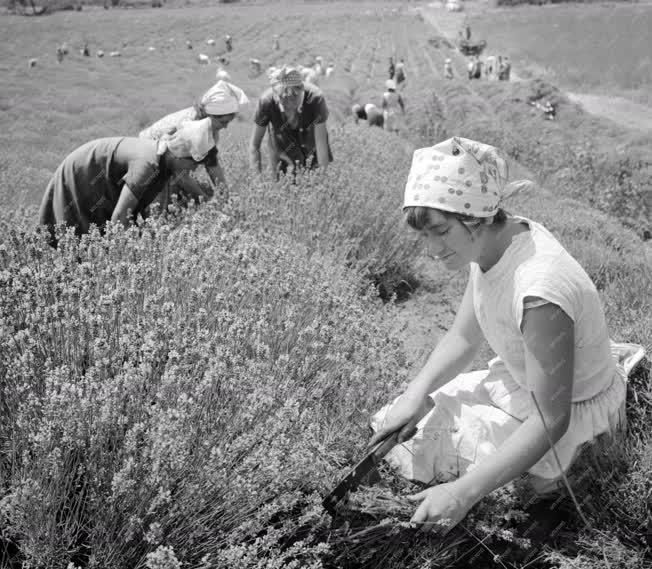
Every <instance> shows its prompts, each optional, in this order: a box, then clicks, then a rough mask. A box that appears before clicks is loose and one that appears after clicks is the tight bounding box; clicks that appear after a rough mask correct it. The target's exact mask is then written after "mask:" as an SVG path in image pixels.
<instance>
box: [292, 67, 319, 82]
mask: <svg viewBox="0 0 652 569" xmlns="http://www.w3.org/2000/svg"><path fill="white" fill-rule="evenodd" d="M297 69H298V70H299V73H300V74H301V79H303V81H304V82H305V83H310V84H311V85H317V86H319V74H318V73H317V71H315V68H314V67H304V66H303V65H299V66H297Z"/></svg>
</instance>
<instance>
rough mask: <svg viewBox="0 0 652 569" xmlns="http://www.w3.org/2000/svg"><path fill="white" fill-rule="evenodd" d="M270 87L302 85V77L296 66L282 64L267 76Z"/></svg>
mask: <svg viewBox="0 0 652 569" xmlns="http://www.w3.org/2000/svg"><path fill="white" fill-rule="evenodd" d="M269 82H270V84H271V85H272V87H302V86H303V79H302V77H301V73H300V72H299V70H298V69H297V68H296V67H291V66H289V65H284V66H283V67H281V68H279V69H277V70H276V71H274V72H273V73H271V74H270V76H269Z"/></svg>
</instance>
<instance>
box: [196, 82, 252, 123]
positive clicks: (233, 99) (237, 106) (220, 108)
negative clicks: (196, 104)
mask: <svg viewBox="0 0 652 569" xmlns="http://www.w3.org/2000/svg"><path fill="white" fill-rule="evenodd" d="M201 102H202V105H204V110H205V111H206V114H208V115H229V114H231V113H238V112H240V110H241V109H242V108H243V107H245V106H246V105H247V104H248V103H249V99H248V98H247V95H245V92H244V91H243V90H242V89H240V87H237V86H236V85H233V83H229V82H228V81H224V80H223V79H221V80H220V81H218V82H217V83H215V85H213V86H212V87H211V88H210V89H209V90H208V91H206V93H204V95H203V97H202V98H201Z"/></svg>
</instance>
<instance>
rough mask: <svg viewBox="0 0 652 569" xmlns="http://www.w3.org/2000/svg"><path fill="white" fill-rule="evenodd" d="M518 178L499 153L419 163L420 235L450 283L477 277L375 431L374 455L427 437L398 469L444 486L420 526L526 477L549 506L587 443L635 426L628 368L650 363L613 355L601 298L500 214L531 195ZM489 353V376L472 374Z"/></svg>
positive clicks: (460, 151) (636, 352)
mask: <svg viewBox="0 0 652 569" xmlns="http://www.w3.org/2000/svg"><path fill="white" fill-rule="evenodd" d="M507 174H508V172H507V164H506V162H505V160H504V159H503V158H501V156H500V154H499V152H498V151H497V149H496V148H494V147H492V146H488V145H486V144H481V143H478V142H474V141H471V140H468V139H464V138H457V137H456V138H452V139H449V140H446V141H444V142H442V143H440V144H437V145H436V146H433V147H430V148H421V149H419V150H416V151H415V152H414V157H413V161H412V168H411V171H410V174H409V177H408V180H407V185H406V188H405V201H404V206H403V209H404V212H405V215H406V219H407V222H408V224H409V225H410V226H411V227H412V228H414V229H416V230H418V231H419V232H420V233H421V234H422V235H423V239H424V240H425V241H426V242H427V244H428V246H429V247H430V249H431V251H432V252H433V253H434V254H435V255H436V258H437V259H439V260H440V261H441V263H443V265H444V266H445V267H446V268H447V269H449V270H451V271H458V270H462V269H467V270H468V271H469V279H468V282H467V286H466V291H465V293H464V295H463V298H462V300H461V304H460V306H459V308H458V310H457V315H456V317H455V320H454V322H453V325H452V327H451V328H450V330H449V331H448V332H447V333H446V335H445V336H444V337H443V338H442V339H441V341H440V342H439V343H438V345H437V346H436V347H435V349H434V351H433V352H432V354H431V355H430V357H429V358H428V360H427V362H426V364H425V365H424V367H423V368H422V369H421V371H420V372H419V373H418V374H417V375H416V377H415V378H414V379H413V380H412V381H411V383H410V384H409V386H408V387H407V389H406V391H405V392H404V393H403V394H402V395H401V396H400V397H399V398H397V399H396V400H395V401H394V402H393V403H392V404H391V405H388V406H386V407H385V408H383V409H382V410H381V411H380V412H379V413H377V414H376V415H375V416H374V417H373V419H372V426H374V428H375V429H377V432H376V434H375V435H374V436H373V437H372V439H371V443H376V442H377V441H379V440H381V439H382V438H384V437H385V436H387V435H388V434H389V433H392V432H395V431H399V442H403V441H405V440H406V439H408V437H409V433H411V432H412V431H413V428H414V427H416V428H417V434H416V435H415V436H414V438H412V439H410V440H407V442H405V444H404V445H402V446H398V447H396V448H394V449H393V450H392V451H391V453H390V454H389V455H388V459H389V460H390V462H392V463H393V464H395V465H396V466H398V467H399V468H400V469H401V471H402V474H403V475H405V476H406V477H408V478H411V479H415V480H420V481H422V482H425V483H427V484H431V483H433V482H435V481H437V482H441V484H438V485H436V486H433V487H432V488H428V489H427V490H425V491H424V492H421V493H419V494H416V495H415V496H413V497H412V499H413V500H414V501H420V502H421V503H420V505H419V506H418V508H417V510H416V512H415V514H414V516H413V518H412V521H414V522H426V523H429V524H432V523H434V522H437V521H440V520H443V519H445V518H448V519H450V520H452V525H455V524H457V523H458V522H459V521H460V520H461V519H462V518H464V516H465V515H466V513H467V512H468V511H469V510H470V508H472V507H473V505H474V504H475V503H477V502H478V501H479V500H481V499H482V498H483V497H484V496H486V495H487V494H489V493H491V492H492V491H494V490H496V489H497V488H500V487H501V486H503V485H504V484H506V483H508V482H510V481H512V480H514V479H516V478H519V477H520V476H521V475H523V474H525V477H526V478H528V479H529V480H530V481H531V483H532V484H531V485H532V487H533V488H534V490H535V491H536V492H537V493H539V494H541V495H544V494H547V493H550V492H552V491H556V490H557V489H558V488H560V487H561V483H562V472H563V473H564V474H565V473H566V472H567V471H568V469H569V468H570V466H571V464H572V463H573V462H574V461H575V460H576V458H577V456H578V454H579V452H580V450H581V448H582V447H583V445H585V443H590V442H591V441H594V440H595V439H596V438H597V437H599V436H600V435H602V434H609V433H613V432H614V431H615V430H616V429H618V428H622V427H624V426H625V424H626V421H625V394H626V384H625V381H626V371H625V369H626V368H627V367H630V366H628V364H627V363H626V361H625V360H626V359H628V360H629V361H630V364H631V362H632V359H633V360H637V359H640V358H641V357H642V354H643V349H642V348H641V347H640V346H637V345H633V344H614V343H612V342H611V341H610V339H609V333H608V329H607V323H606V321H605V315H604V311H603V308H602V305H601V302H600V297H599V295H598V292H597V290H596V287H595V286H594V284H593V282H592V281H591V279H590V278H589V276H588V275H587V274H586V272H585V271H584V269H583V268H582V267H581V266H580V265H579V264H578V262H577V261H576V260H575V259H574V258H573V257H572V256H571V255H570V254H569V253H568V251H566V249H564V247H563V246H562V245H561V244H560V243H559V242H558V241H557V239H555V237H554V236H553V235H552V234H551V233H550V232H549V231H548V230H547V229H546V228H545V227H544V226H543V225H541V224H540V223H537V222H536V221H532V220H530V219H528V218H525V217H522V216H516V215H510V214H508V213H506V212H505V211H504V210H503V209H501V205H502V201H503V199H504V198H506V197H507V196H508V195H509V194H510V193H512V192H513V191H514V189H520V188H522V187H524V186H526V185H527V184H525V183H521V184H519V183H517V182H514V183H512V184H509V183H507V179H508V176H507ZM485 339H486V340H487V342H488V343H489V345H490V347H491V348H492V349H493V351H494V352H495V353H496V354H497V357H495V358H494V359H492V360H491V361H490V362H489V369H488V370H482V371H475V372H470V373H462V372H463V371H464V370H465V369H468V366H469V365H470V364H471V363H472V361H473V359H474V356H475V355H476V354H477V352H478V350H479V348H480V347H481V345H482V343H483V341H484V340H485ZM621 364H624V367H623V365H621ZM632 366H633V364H632ZM630 369H631V367H630ZM551 443H553V444H554V447H553V448H551ZM557 461H559V463H558V462H557ZM560 466H561V470H560ZM526 473H527V474H526ZM428 527H432V526H428Z"/></svg>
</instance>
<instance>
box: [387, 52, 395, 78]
mask: <svg viewBox="0 0 652 569" xmlns="http://www.w3.org/2000/svg"><path fill="white" fill-rule="evenodd" d="M387 71H388V73H389V79H394V75H395V74H396V65H394V58H393V57H390V58H389V68H388V70H387Z"/></svg>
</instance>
